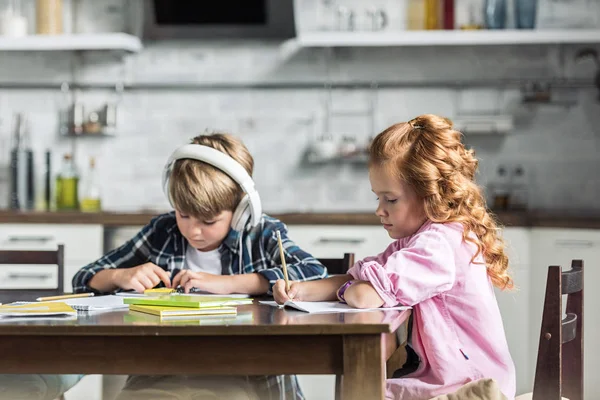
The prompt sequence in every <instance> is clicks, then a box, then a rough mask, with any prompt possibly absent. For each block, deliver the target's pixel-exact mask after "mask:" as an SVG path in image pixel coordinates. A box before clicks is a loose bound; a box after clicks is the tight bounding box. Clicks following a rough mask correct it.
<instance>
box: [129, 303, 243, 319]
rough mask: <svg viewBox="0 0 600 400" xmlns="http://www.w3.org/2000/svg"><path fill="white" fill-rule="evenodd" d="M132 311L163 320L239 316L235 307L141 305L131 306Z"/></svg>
mask: <svg viewBox="0 0 600 400" xmlns="http://www.w3.org/2000/svg"><path fill="white" fill-rule="evenodd" d="M129 310H130V311H138V312H142V313H146V314H152V315H156V316H158V317H160V318H161V319H168V318H189V317H190V316H198V315H228V314H229V315H233V316H235V315H236V314H237V308H235V307H214V308H193V307H192V308H190V307H169V306H144V305H139V304H130V305H129Z"/></svg>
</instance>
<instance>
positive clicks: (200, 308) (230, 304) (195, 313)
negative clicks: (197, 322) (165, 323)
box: [123, 295, 252, 320]
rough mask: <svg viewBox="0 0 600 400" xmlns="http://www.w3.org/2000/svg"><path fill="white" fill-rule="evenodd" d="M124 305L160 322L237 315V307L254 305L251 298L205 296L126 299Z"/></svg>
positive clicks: (131, 310)
mask: <svg viewBox="0 0 600 400" xmlns="http://www.w3.org/2000/svg"><path fill="white" fill-rule="evenodd" d="M123 303H125V304H128V305H129V311H130V312H139V313H144V314H151V315H154V316H156V317H158V318H160V320H177V319H180V320H181V319H192V318H193V317H200V316H233V317H235V316H236V315H237V306H239V305H244V304H252V299H250V298H238V297H226V296H223V297H213V296H211V297H203V296H184V295H168V296H149V297H126V298H124V299H123Z"/></svg>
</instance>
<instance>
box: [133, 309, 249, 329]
mask: <svg viewBox="0 0 600 400" xmlns="http://www.w3.org/2000/svg"><path fill="white" fill-rule="evenodd" d="M250 314H251V315H250V322H251V321H252V313H250ZM240 316H242V319H241V320H240V321H238V318H239V317H240ZM123 321H124V322H128V323H132V324H134V325H148V324H152V325H155V324H159V325H188V326H189V325H236V324H240V323H241V321H246V322H247V321H248V318H247V317H246V316H244V315H243V313H242V314H210V315H185V316H179V317H166V318H160V317H158V316H156V315H151V314H145V313H142V312H139V311H132V310H130V311H129V312H128V313H127V314H124V315H123Z"/></svg>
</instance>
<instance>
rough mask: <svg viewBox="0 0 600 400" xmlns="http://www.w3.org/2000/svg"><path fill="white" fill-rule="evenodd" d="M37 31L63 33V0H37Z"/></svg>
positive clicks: (48, 33) (52, 33)
mask: <svg viewBox="0 0 600 400" xmlns="http://www.w3.org/2000/svg"><path fill="white" fill-rule="evenodd" d="M35 27H36V28H35V33H37V34H38V35H60V34H61V33H63V6H62V0H36V2H35Z"/></svg>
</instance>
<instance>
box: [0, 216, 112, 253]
mask: <svg viewBox="0 0 600 400" xmlns="http://www.w3.org/2000/svg"><path fill="white" fill-rule="evenodd" d="M103 237H104V229H103V227H102V225H59V224H0V248H2V249H31V250H34V249H37V250H53V249H56V245H57V244H64V245H65V260H66V261H67V262H68V261H69V260H89V261H88V262H90V261H93V260H94V259H96V258H98V257H99V256H100V255H101V254H102V251H103V249H102V247H103Z"/></svg>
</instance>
